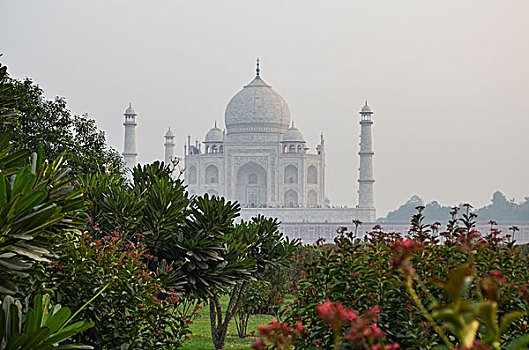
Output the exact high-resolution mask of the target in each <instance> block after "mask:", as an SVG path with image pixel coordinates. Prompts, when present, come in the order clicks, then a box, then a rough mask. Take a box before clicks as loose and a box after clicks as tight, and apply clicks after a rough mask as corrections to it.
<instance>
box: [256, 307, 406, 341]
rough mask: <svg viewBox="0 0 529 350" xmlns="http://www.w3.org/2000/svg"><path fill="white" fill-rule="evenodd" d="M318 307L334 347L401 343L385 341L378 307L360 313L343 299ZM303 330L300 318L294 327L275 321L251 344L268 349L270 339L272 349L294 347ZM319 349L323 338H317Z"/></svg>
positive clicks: (322, 323) (264, 328)
mask: <svg viewBox="0 0 529 350" xmlns="http://www.w3.org/2000/svg"><path fill="white" fill-rule="evenodd" d="M316 310H317V313H318V317H319V319H320V321H321V322H320V324H321V326H322V327H324V328H330V329H331V330H332V333H333V346H332V348H333V349H335V350H338V349H343V348H347V349H349V348H351V347H352V348H353V349H365V350H371V349H378V350H391V349H398V348H399V345H398V344H386V339H385V336H386V335H385V333H384V332H382V331H381V330H380V328H378V326H377V324H376V321H377V320H378V314H379V312H380V308H379V307H374V308H373V309H371V310H368V311H367V312H365V313H364V314H363V315H359V314H358V313H357V312H356V311H354V310H352V309H347V308H344V307H343V305H342V304H341V303H340V302H336V303H331V302H330V301H329V300H327V301H325V302H324V303H323V304H320V305H317V306H316ZM304 332H307V330H306V329H305V328H303V325H302V323H301V322H300V321H298V322H297V323H296V326H295V327H292V326H288V325H287V324H286V323H280V322H278V321H277V320H273V321H272V322H271V323H269V324H268V325H266V326H260V327H259V333H260V335H261V339H259V340H257V341H256V342H255V343H254V344H253V345H252V347H253V348H254V349H258V350H264V349H266V348H267V346H266V342H265V340H267V341H269V342H270V343H271V345H272V346H273V348H277V349H279V350H281V349H284V350H287V349H294V348H295V347H294V345H295V340H296V339H297V338H298V337H299V336H300V335H301V334H302V333H304ZM314 345H315V346H317V347H318V348H319V347H320V345H321V341H319V340H318V341H315V344H314Z"/></svg>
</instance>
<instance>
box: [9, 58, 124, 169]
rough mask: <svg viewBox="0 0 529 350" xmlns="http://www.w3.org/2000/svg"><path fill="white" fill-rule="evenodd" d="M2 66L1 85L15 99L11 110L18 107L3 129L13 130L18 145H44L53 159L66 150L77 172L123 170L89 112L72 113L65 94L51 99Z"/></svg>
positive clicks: (34, 148)
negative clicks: (76, 114) (13, 75)
mask: <svg viewBox="0 0 529 350" xmlns="http://www.w3.org/2000/svg"><path fill="white" fill-rule="evenodd" d="M0 67H1V65H0ZM0 69H2V72H0V89H5V87H9V88H8V90H7V91H6V95H7V97H6V98H9V99H10V100H11V101H14V102H13V103H11V104H10V105H9V111H12V109H14V110H16V111H17V113H16V114H14V115H11V117H10V118H9V120H5V118H3V119H4V122H3V123H0V133H4V132H10V133H11V134H12V135H13V143H14V145H15V146H16V148H17V149H29V150H32V151H36V150H37V149H39V148H43V149H44V151H45V153H46V155H47V156H48V157H49V158H50V159H55V158H57V157H58V156H59V155H60V154H63V153H65V157H66V159H67V164H68V166H69V167H70V168H71V169H72V171H73V174H74V175H79V174H86V173H97V172H104V171H112V172H118V173H119V172H121V171H122V170H123V162H122V160H121V156H120V155H119V153H118V152H116V151H115V150H114V149H112V148H110V147H108V146H107V145H106V141H105V134H104V132H103V131H101V130H98V128H97V126H96V124H95V121H94V120H92V119H90V118H88V116H87V115H86V114H85V115H82V116H75V115H74V116H72V114H71V112H70V110H68V108H67V104H66V100H65V99H64V98H62V97H56V98H55V99H54V100H47V99H46V98H45V96H44V92H43V90H42V89H41V88H40V87H39V86H38V85H36V84H35V83H34V82H33V81H31V80H30V79H25V80H17V79H14V78H10V77H9V76H8V74H7V72H6V70H5V67H2V68H0ZM2 87H3V88H2Z"/></svg>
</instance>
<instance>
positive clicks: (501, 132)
mask: <svg viewBox="0 0 529 350" xmlns="http://www.w3.org/2000/svg"><path fill="white" fill-rule="evenodd" d="M0 11H1V12H2V20H1V21H0V52H1V53H3V54H4V56H3V57H2V58H0V60H1V62H2V63H3V64H6V65H7V66H8V69H9V72H10V73H11V75H12V76H15V77H19V78H20V77H26V76H28V77H31V78H33V79H34V81H36V82H38V83H39V84H40V85H41V86H42V87H43V88H44V90H45V92H46V95H47V96H48V97H50V98H52V97H54V96H56V95H60V96H65V97H66V99H67V101H68V103H69V107H70V108H71V110H72V111H73V112H74V113H77V114H81V113H85V112H87V113H89V115H90V116H91V117H92V118H94V119H96V121H97V123H98V125H99V127H100V128H101V129H103V130H105V131H106V134H107V139H108V140H109V142H110V144H111V145H112V146H113V147H115V148H116V149H118V150H119V151H120V152H121V151H122V142H123V141H122V139H123V126H122V122H123V115H122V114H123V112H124V110H125V108H126V107H127V105H128V103H129V101H131V102H132V104H133V106H134V108H135V109H136V112H137V113H138V117H137V120H138V128H137V137H138V152H139V160H140V161H141V162H151V161H153V160H155V159H162V158H163V135H164V133H165V131H166V130H167V127H168V126H169V125H170V126H171V127H172V129H173V130H174V132H175V134H176V140H177V150H178V155H182V153H183V144H184V140H185V138H186V135H187V134H188V133H191V135H192V136H193V139H194V138H195V137H198V138H199V139H200V140H202V139H203V137H204V134H205V133H206V131H207V130H208V129H209V128H210V127H211V126H213V123H214V121H217V122H218V123H219V126H221V127H224V110H225V108H226V104H227V103H228V101H229V100H230V98H231V97H232V96H233V95H234V94H235V93H237V92H238V91H239V90H240V89H241V88H242V87H243V85H245V84H246V83H248V82H249V81H250V80H252V78H253V76H254V69H255V58H256V57H257V56H259V57H260V58H261V60H262V64H261V69H262V70H261V76H262V77H263V79H264V80H265V81H266V82H267V83H268V84H270V85H272V86H273V88H274V89H275V90H276V91H277V92H278V93H280V94H281V95H282V96H283V97H284V98H285V99H286V101H287V102H288V104H289V106H290V109H291V112H292V118H293V119H294V120H295V122H296V126H297V127H298V128H299V129H300V130H301V131H302V132H303V133H304V135H305V138H306V139H307V141H308V145H309V147H310V148H311V150H312V151H313V152H314V148H315V146H316V144H317V142H318V140H319V134H320V132H321V131H323V133H324V135H325V139H326V147H327V162H326V164H327V173H326V176H327V184H326V190H327V195H328V196H329V197H330V199H331V201H332V202H333V204H337V205H348V206H354V205H356V204H357V201H358V195H357V193H356V191H357V187H358V184H357V181H356V180H357V178H358V170H357V169H358V163H359V159H358V154H357V152H358V141H359V139H358V135H359V132H360V128H359V124H358V122H359V116H358V110H359V109H360V107H361V106H362V104H363V102H364V100H365V99H366V98H367V99H368V100H369V103H370V105H371V107H372V108H373V110H374V111H375V114H374V117H373V119H374V126H373V135H374V148H375V158H374V164H375V165H374V166H375V179H376V182H375V204H376V207H377V214H378V215H377V216H383V215H385V214H386V213H387V211H388V210H391V209H394V208H396V207H397V206H398V205H399V204H401V203H403V202H404V201H405V200H407V199H408V198H410V196H411V195H413V194H418V195H420V196H421V197H422V198H423V199H425V200H426V201H430V200H438V201H440V202H441V203H443V204H446V205H451V204H457V203H459V202H462V201H465V202H470V203H473V204H474V205H475V206H482V205H485V204H487V203H488V202H489V200H490V198H491V197H492V193H493V192H494V191H495V190H501V191H503V192H504V193H505V194H506V195H507V197H508V198H515V199H516V200H517V201H520V200H523V198H524V197H525V196H529V136H528V135H529V86H528V85H529V21H528V14H529V1H528V0H436V1H430V0H398V1H397V0H384V1H377V0H369V1H368V0H362V1H358V0H343V1H307V0H303V1H301V0H296V1H294V0H280V1H271V0H266V1H252V0H239V1H228V0H226V1H225V0H212V1H197V0H188V1H176V0H171V1H161V0H157V1H130V0H128V1H115V0H112V1H108V0H106V1H100V0H98V1H95V0H91V1H76V0H63V1H59V0H55V1H42V0H35V1H15V0H12V1H8V0H0Z"/></svg>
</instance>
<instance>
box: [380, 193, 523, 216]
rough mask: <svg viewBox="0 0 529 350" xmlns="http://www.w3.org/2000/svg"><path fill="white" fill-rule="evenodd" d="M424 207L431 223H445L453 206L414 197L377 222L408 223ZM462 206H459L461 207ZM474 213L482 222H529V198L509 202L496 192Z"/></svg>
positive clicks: (425, 214)
mask: <svg viewBox="0 0 529 350" xmlns="http://www.w3.org/2000/svg"><path fill="white" fill-rule="evenodd" d="M418 206H424V207H425V209H424V211H423V213H424V216H425V217H426V219H427V220H428V221H429V222H434V221H440V222H444V221H447V220H448V219H449V218H450V211H451V210H452V207H451V206H444V205H441V204H439V202H437V201H432V202H430V203H427V204H425V203H424V201H423V200H422V199H421V198H420V197H419V196H418V195H413V196H412V197H411V198H410V199H409V200H408V201H407V202H406V203H404V204H403V205H401V206H400V207H399V208H398V209H396V210H393V211H390V212H389V213H388V215H387V216H386V217H383V218H379V219H378V220H377V222H408V221H409V218H410V217H411V216H413V214H414V213H415V208H416V207H418ZM461 206H462V204H460V205H458V207H461ZM474 212H475V213H476V214H477V215H478V220H479V221H480V222H486V221H489V220H495V221H501V222H529V197H525V200H524V201H523V202H521V203H516V202H515V201H514V200H508V199H507V197H505V195H504V194H503V193H501V192H500V191H496V192H494V194H493V195H492V199H491V203H490V204H489V205H486V206H484V207H482V208H477V209H475V210H474Z"/></svg>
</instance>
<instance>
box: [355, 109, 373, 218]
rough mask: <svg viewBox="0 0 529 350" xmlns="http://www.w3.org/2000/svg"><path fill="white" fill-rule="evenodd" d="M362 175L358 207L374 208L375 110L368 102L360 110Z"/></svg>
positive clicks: (359, 179)
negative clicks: (372, 129)
mask: <svg viewBox="0 0 529 350" xmlns="http://www.w3.org/2000/svg"><path fill="white" fill-rule="evenodd" d="M359 113H360V116H361V119H360V152H358V154H359V155H360V169H359V170H360V177H359V178H358V183H359V189H358V208H368V209H374V208H375V203H374V200H373V185H374V182H375V179H374V177H373V155H374V154H375V152H373V141H372V137H371V126H372V125H373V121H372V119H371V115H372V114H373V111H372V110H371V108H369V106H368V105H367V101H366V104H365V105H364V106H363V107H362V109H361V110H360V112H359Z"/></svg>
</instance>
